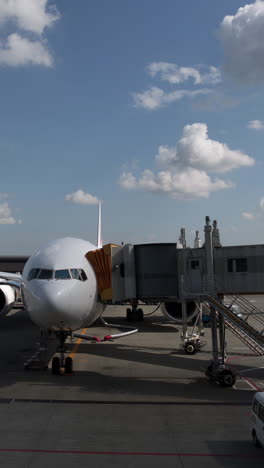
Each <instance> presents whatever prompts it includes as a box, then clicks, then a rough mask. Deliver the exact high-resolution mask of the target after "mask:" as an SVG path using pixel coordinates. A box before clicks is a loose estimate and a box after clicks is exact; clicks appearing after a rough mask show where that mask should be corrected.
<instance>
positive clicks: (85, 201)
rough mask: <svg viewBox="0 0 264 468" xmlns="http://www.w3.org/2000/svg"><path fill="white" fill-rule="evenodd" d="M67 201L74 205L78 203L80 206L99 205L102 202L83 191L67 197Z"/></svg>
mask: <svg viewBox="0 0 264 468" xmlns="http://www.w3.org/2000/svg"><path fill="white" fill-rule="evenodd" d="M65 200H67V201H69V202H72V203H77V204H79V205H97V204H98V203H99V202H100V200H99V199H98V198H97V197H94V196H93V195H90V194H89V193H86V192H84V191H83V190H81V189H79V190H76V192H73V193H69V194H68V195H66V196H65Z"/></svg>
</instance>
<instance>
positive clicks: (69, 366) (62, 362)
mask: <svg viewBox="0 0 264 468" xmlns="http://www.w3.org/2000/svg"><path fill="white" fill-rule="evenodd" d="M68 335H69V334H68V333H65V332H58V333H57V338H58V339H59V341H60V345H59V347H58V349H57V352H58V353H59V354H60V357H59V356H55V357H54V358H53V359H52V364H51V372H52V374H53V375H60V373H61V368H64V374H65V375H72V373H73V361H72V358H71V357H70V356H67V357H66V358H65V353H66V347H65V340H66V338H67V337H68Z"/></svg>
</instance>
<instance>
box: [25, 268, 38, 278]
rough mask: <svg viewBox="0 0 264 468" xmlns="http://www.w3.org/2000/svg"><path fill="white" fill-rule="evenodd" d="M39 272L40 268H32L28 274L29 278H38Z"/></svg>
mask: <svg viewBox="0 0 264 468" xmlns="http://www.w3.org/2000/svg"><path fill="white" fill-rule="evenodd" d="M39 272H40V269H39V268H32V270H30V272H29V274H28V277H27V280H28V281H31V280H33V279H35V278H37V276H38V274H39Z"/></svg>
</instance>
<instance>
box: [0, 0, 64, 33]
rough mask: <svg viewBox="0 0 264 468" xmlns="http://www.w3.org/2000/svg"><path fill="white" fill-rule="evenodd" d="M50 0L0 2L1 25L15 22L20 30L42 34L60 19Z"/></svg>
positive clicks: (1, 0) (2, 0)
mask: <svg viewBox="0 0 264 468" xmlns="http://www.w3.org/2000/svg"><path fill="white" fill-rule="evenodd" d="M59 16H60V15H59V12H58V10H57V8H56V6H55V5H50V4H49V0H0V23H2V24H3V23H5V22H9V21H13V22H15V24H16V25H17V27H18V28H19V29H22V30H24V31H30V32H33V33H35V34H42V33H43V31H44V29H45V28H48V27H50V26H52V25H53V24H54V22H55V21H57V20H58V19H59Z"/></svg>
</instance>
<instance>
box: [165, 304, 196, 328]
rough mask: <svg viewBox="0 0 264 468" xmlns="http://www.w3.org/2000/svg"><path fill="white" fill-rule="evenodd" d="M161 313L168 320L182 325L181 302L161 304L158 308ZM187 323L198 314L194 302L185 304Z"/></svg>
mask: <svg viewBox="0 0 264 468" xmlns="http://www.w3.org/2000/svg"><path fill="white" fill-rule="evenodd" d="M160 308H161V311H162V313H163V314H164V315H166V316H167V317H169V319H171V320H173V321H174V322H176V323H178V324H179V325H181V324H182V304H181V302H163V303H162V304H161V306H160ZM186 313H187V322H190V321H191V320H192V319H193V318H194V317H195V316H196V315H197V313H198V310H197V308H196V305H195V302H194V301H188V302H187V310H186Z"/></svg>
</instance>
